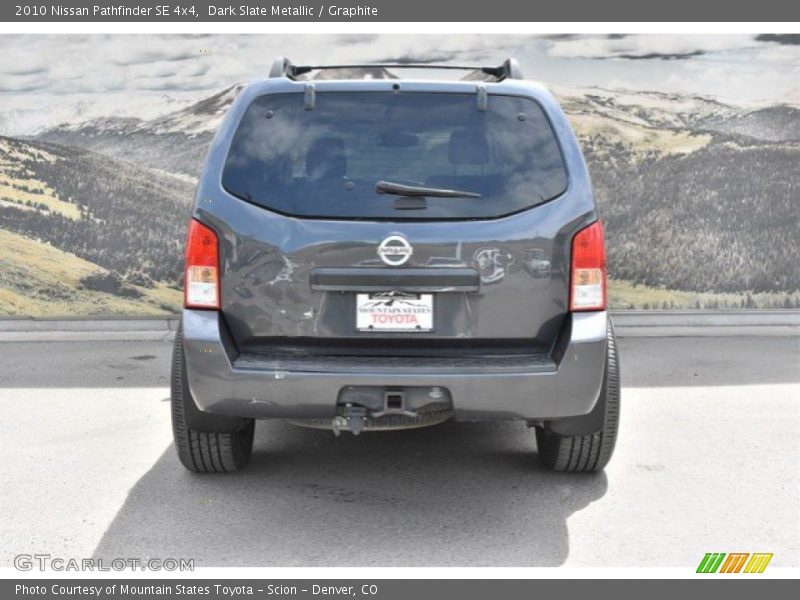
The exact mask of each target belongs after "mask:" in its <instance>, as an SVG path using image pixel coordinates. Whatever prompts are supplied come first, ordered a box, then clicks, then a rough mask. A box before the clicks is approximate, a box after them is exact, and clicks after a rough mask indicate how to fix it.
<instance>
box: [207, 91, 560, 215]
mask: <svg viewBox="0 0 800 600" xmlns="http://www.w3.org/2000/svg"><path fill="white" fill-rule="evenodd" d="M378 182H384V183H383V184H381V185H380V186H378ZM222 184H223V186H224V187H225V189H226V190H227V191H228V192H229V193H231V194H233V195H235V196H238V197H240V198H243V199H245V200H248V201H250V202H253V203H256V204H259V205H262V206H264V207H266V208H269V209H271V210H274V211H277V212H280V213H284V214H289V215H294V216H301V217H318V218H340V219H352V218H355V219H392V220H403V219H476V218H491V217H499V216H502V215H507V214H510V213H514V212H517V211H520V210H524V209H526V208H530V207H532V206H535V205H537V204H541V203H542V202H545V201H547V200H550V199H552V198H554V197H555V196H558V195H559V194H561V193H563V192H564V190H565V189H566V186H567V173H566V169H565V167H564V162H563V158H562V156H561V152H560V149H559V145H558V143H557V141H556V138H555V134H554V133H553V130H552V128H551V126H550V123H549V121H548V120H547V118H546V117H545V115H544V113H543V112H542V109H541V108H540V107H539V105H538V104H537V103H536V102H534V101H533V100H530V99H527V98H519V97H513V96H493V95H490V96H489V98H488V108H487V109H486V110H479V109H478V99H477V95H476V94H460V93H459V94H453V93H439V94H434V93H400V92H357V93H349V92H322V93H319V92H318V93H317V94H316V98H315V99H314V103H313V108H311V107H310V106H309V107H308V108H307V107H306V105H305V100H304V95H303V94H295V93H291V94H274V95H266V96H261V97H259V98H256V99H255V100H254V101H253V103H252V104H251V105H250V106H249V107H248V109H247V111H246V113H245V115H244V117H243V118H242V121H241V123H240V124H239V127H238V129H237V131H236V133H235V134H234V137H233V141H232V144H231V149H230V153H229V155H228V157H227V160H226V163H225V168H224V171H223V175H222ZM400 186H407V188H406V187H400ZM378 188H381V189H382V191H383V193H381V191H379V189H378ZM408 188H410V189H411V192H410V193H409V191H408ZM420 188H421V189H420ZM445 192H453V193H455V194H456V195H452V194H451V195H449V196H448V197H442V196H444V195H445ZM461 193H464V195H463V196H461V195H458V194H461ZM409 196H413V197H412V198H410V197H409Z"/></svg>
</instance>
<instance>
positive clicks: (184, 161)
mask: <svg viewBox="0 0 800 600" xmlns="http://www.w3.org/2000/svg"><path fill="white" fill-rule="evenodd" d="M241 88H242V86H232V87H230V88H227V89H225V90H222V91H221V92H219V93H217V94H214V95H212V96H209V97H208V98H204V99H202V100H200V101H199V102H195V103H193V104H191V105H189V106H187V107H185V108H181V109H180V110H176V111H173V112H169V113H167V114H163V115H160V116H157V117H155V118H153V119H138V118H125V117H102V118H96V119H92V120H88V121H82V122H79V123H68V124H63V125H60V126H58V127H52V128H49V129H46V130H44V131H42V132H40V133H39V134H38V135H36V139H38V140H42V141H47V142H54V143H58V144H63V145H65V146H76V147H79V148H85V149H88V150H93V151H95V152H99V153H101V154H106V155H108V156H112V157H114V158H118V159H122V160H126V161H128V162H132V163H135V164H138V165H141V166H145V167H150V168H153V169H158V170H161V171H168V172H172V173H177V174H181V175H187V176H190V177H197V175H198V174H199V172H200V169H201V168H202V163H203V160H204V159H205V156H206V152H207V150H208V145H209V144H210V143H211V138H212V137H213V135H214V132H215V131H216V129H217V127H218V126H219V123H220V121H221V120H222V117H223V116H224V114H225V111H227V109H228V107H229V106H230V105H231V103H232V102H233V100H234V98H235V97H236V95H237V94H238V93H239V91H240V90H241Z"/></svg>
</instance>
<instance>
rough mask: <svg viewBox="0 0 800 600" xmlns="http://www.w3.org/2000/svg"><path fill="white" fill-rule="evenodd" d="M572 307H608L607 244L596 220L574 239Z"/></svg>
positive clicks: (590, 308) (571, 308)
mask: <svg viewBox="0 0 800 600" xmlns="http://www.w3.org/2000/svg"><path fill="white" fill-rule="evenodd" d="M570 286H571V287H570V302H569V308H570V310H605V309H606V246H605V241H604V238H603V224H602V223H601V222H600V221H595V222H594V223H592V224H591V225H589V226H588V227H586V228H585V229H581V230H580V231H579V232H578V233H576V234H575V237H574V238H572V269H571V274H570Z"/></svg>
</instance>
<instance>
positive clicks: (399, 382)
mask: <svg viewBox="0 0 800 600" xmlns="http://www.w3.org/2000/svg"><path fill="white" fill-rule="evenodd" d="M606 319H607V315H606V313H605V312H597V313H575V314H571V315H569V316H568V318H567V319H566V320H565V324H564V328H563V331H562V332H561V336H560V338H559V340H558V342H557V343H556V346H555V349H554V351H553V354H552V356H548V357H542V358H541V359H539V360H533V361H528V362H526V361H516V360H515V361H509V362H508V363H505V364H499V365H498V364H497V363H496V362H494V363H493V364H491V365H484V364H481V363H480V362H479V361H478V362H476V361H459V360H448V361H441V362H435V364H433V363H432V362H431V361H426V362H424V363H420V364H419V365H418V366H414V367H413V368H410V365H411V364H412V363H404V361H403V360H402V359H398V360H396V361H395V360H393V359H392V360H389V359H385V358H383V359H381V358H376V359H374V361H373V360H371V359H369V358H365V359H361V360H358V361H353V362H352V363H348V362H347V360H344V361H342V360H336V361H331V362H330V363H327V364H326V363H325V361H324V360H323V361H320V360H316V361H303V360H297V361H275V360H272V361H270V360H263V361H260V360H252V359H246V357H240V356H239V355H238V352H237V350H236V347H235V344H234V343H233V341H232V339H231V337H230V335H229V334H228V331H227V328H226V326H225V323H224V321H223V320H222V318H221V316H220V315H219V313H217V312H213V311H202V310H184V312H183V333H182V335H183V347H184V353H185V362H186V369H187V376H188V381H189V388H190V390H191V392H192V396H193V397H194V400H195V402H196V404H197V406H198V408H199V409H201V410H203V411H207V412H209V413H214V414H220V415H230V416H240V417H255V418H291V419H302V418H333V417H334V416H335V408H336V400H337V397H338V393H339V390H340V389H341V388H343V387H345V386H361V385H363V386H440V387H444V388H446V389H447V390H449V392H450V396H451V398H452V401H453V408H454V410H455V418H456V419H458V420H510V419H535V420H539V419H544V420H549V419H557V418H562V417H571V416H579V415H584V414H587V413H589V412H591V410H592V408H594V405H595V403H596V402H597V399H598V397H599V394H600V388H601V386H602V382H603V373H604V369H605V361H606V336H607V322H606Z"/></svg>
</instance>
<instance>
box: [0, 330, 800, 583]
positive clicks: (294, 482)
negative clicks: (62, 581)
mask: <svg viewBox="0 0 800 600" xmlns="http://www.w3.org/2000/svg"><path fill="white" fill-rule="evenodd" d="M620 346H621V348H620V355H621V360H622V369H623V371H622V372H623V411H622V429H621V435H620V439H619V443H618V447H617V451H616V454H615V456H614V459H613V460H612V463H611V465H610V466H609V467H608V468H607V470H606V472H605V473H603V474H600V475H596V476H583V475H562V474H553V473H549V472H547V471H545V470H543V469H542V468H540V467H539V465H538V463H537V461H536V443H535V440H534V436H533V434H532V432H530V431H529V430H527V429H526V428H525V427H524V426H523V425H521V424H517V423H500V424H466V423H464V424H460V423H447V424H444V425H441V426H439V427H435V428H430V429H423V430H417V431H408V432H393V433H374V434H365V435H362V436H359V437H357V438H354V437H352V436H346V435H343V436H342V437H340V438H338V439H337V438H334V436H333V435H332V434H330V433H328V432H322V431H310V430H304V429H299V428H295V427H292V426H290V425H286V424H281V423H267V422H262V423H259V426H258V427H257V431H256V442H255V451H254V456H253V460H252V462H251V464H250V466H249V467H248V469H247V470H245V471H243V472H241V473H237V474H232V475H223V476H199V475H194V474H191V473H188V472H186V471H184V470H183V469H182V468H181V466H180V464H179V463H178V461H177V458H176V456H175V451H174V448H173V447H172V442H171V433H170V424H169V403H168V395H169V391H168V389H167V385H168V373H169V354H170V344H169V342H168V341H138V342H133V341H131V342H123V341H105V342H104V341H92V342H80V341H73V342H14V343H0V364H2V365H3V369H2V371H0V402H2V407H3V416H4V418H3V420H2V424H0V428H1V429H0V444H2V450H3V456H4V458H5V460H4V461H3V462H2V464H1V465H0V480H2V482H3V494H2V495H0V514H2V515H3V519H2V520H0V535H1V536H2V540H3V544H2V547H0V565H2V566H9V565H10V563H11V560H12V558H13V556H14V555H15V554H19V553H50V554H53V555H59V556H65V557H84V556H98V557H106V558H113V557H138V558H147V557H159V558H166V557H177V558H194V559H195V560H196V564H197V565H198V566H262V565H263V566H336V565H353V566H362V565H380V566H393V565H396V566H443V565H453V566H456V565H458V566H470V565H475V566H482V565H486V566H488V565H492V566H538V565H543V566H555V565H562V564H566V565H572V566H658V567H662V566H665V567H686V568H691V569H693V568H694V567H695V566H696V564H697V563H698V562H699V560H700V558H702V555H703V554H704V553H705V552H709V551H716V552H733V551H743V552H748V551H749V552H756V551H761V552H773V553H774V554H775V557H774V559H773V562H772V565H774V566H800V469H798V461H799V459H800V437H798V425H800V338H798V337H791V336H774V337H761V336H758V335H755V336H748V337H736V336H726V337H698V338H691V337H683V338H655V337H642V338H625V339H622V340H620Z"/></svg>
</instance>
